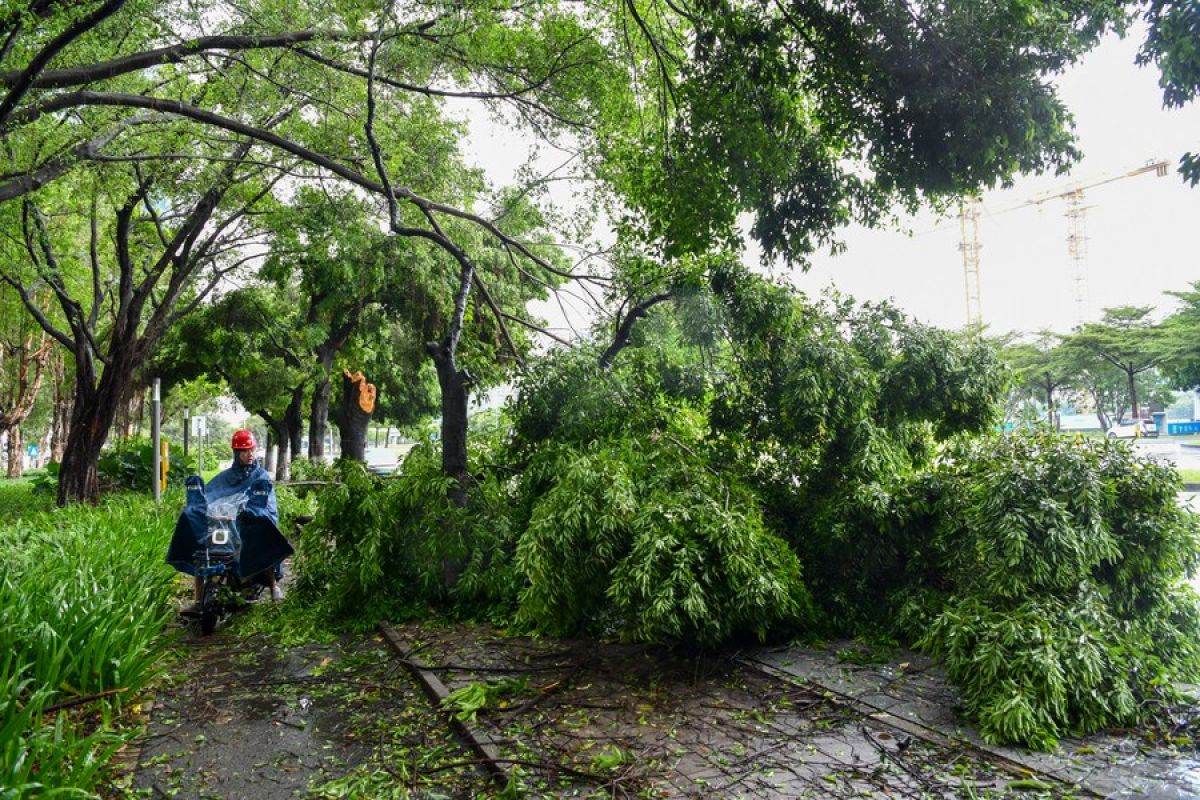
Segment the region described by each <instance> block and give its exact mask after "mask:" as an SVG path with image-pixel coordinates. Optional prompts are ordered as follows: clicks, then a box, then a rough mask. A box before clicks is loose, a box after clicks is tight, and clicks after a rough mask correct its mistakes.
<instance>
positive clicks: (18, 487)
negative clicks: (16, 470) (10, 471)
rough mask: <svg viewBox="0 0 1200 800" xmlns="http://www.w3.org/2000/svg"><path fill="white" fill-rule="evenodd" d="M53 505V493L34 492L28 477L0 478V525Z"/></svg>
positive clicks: (46, 509)
mask: <svg viewBox="0 0 1200 800" xmlns="http://www.w3.org/2000/svg"><path fill="white" fill-rule="evenodd" d="M53 506H54V497H53V495H50V494H35V493H34V491H33V482H32V481H31V480H30V479H29V478H17V479H15V480H14V479H12V478H0V525H4V524H5V523H6V522H9V521H11V520H15V519H17V518H19V517H23V516H29V515H30V514H34V513H37V512H40V511H49V510H50V509H51V508H52V507H53Z"/></svg>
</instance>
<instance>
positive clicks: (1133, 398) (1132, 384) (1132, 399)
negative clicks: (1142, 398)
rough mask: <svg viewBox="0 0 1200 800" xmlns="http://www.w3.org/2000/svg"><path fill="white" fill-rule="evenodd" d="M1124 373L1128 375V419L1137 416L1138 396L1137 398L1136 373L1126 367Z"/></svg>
mask: <svg viewBox="0 0 1200 800" xmlns="http://www.w3.org/2000/svg"><path fill="white" fill-rule="evenodd" d="M1125 374H1126V375H1128V376H1129V407H1130V409H1131V410H1130V412H1129V416H1130V419H1137V418H1138V398H1137V373H1135V372H1134V371H1133V370H1132V369H1127V370H1126V371H1125Z"/></svg>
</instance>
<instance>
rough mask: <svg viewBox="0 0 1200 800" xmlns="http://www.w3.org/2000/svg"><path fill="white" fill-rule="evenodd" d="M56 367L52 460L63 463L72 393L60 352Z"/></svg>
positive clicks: (51, 440)
mask: <svg viewBox="0 0 1200 800" xmlns="http://www.w3.org/2000/svg"><path fill="white" fill-rule="evenodd" d="M54 359H55V368H54V411H53V414H52V417H51V422H50V460H51V461H53V462H54V463H55V464H61V463H62V460H63V452H64V451H65V450H66V448H67V435H68V433H69V432H70V430H71V410H72V408H73V405H74V404H73V403H72V398H71V393H70V391H69V390H68V388H67V367H66V363H65V359H64V358H63V357H62V355H61V354H60V353H57V352H56V353H55V355H54Z"/></svg>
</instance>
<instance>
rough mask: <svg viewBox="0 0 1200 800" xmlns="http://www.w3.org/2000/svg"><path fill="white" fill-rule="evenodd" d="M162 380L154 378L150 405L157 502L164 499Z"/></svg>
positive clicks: (152, 481)
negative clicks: (161, 426) (152, 400)
mask: <svg viewBox="0 0 1200 800" xmlns="http://www.w3.org/2000/svg"><path fill="white" fill-rule="evenodd" d="M161 387H162V382H161V381H160V380H159V379H158V378H155V379H154V402H153V404H152V405H151V406H150V438H151V440H152V442H153V448H154V458H153V466H152V468H151V470H150V474H151V475H152V476H153V477H152V478H151V479H150V481H151V483H153V484H154V502H155V503H157V502H158V501H159V500H160V499H162V449H161V448H162V436H161V434H162V431H161V430H160V425H159V422H160V421H161V419H162V398H161V397H160V394H159V393H160V391H161Z"/></svg>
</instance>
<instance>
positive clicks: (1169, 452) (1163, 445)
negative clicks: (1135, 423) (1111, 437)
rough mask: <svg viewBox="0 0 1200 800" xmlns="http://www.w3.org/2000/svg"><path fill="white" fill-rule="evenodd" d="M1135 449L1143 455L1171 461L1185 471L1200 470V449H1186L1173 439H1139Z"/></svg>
mask: <svg viewBox="0 0 1200 800" xmlns="http://www.w3.org/2000/svg"><path fill="white" fill-rule="evenodd" d="M1133 447H1134V449H1136V450H1137V451H1138V452H1139V453H1142V454H1143V455H1146V456H1149V457H1150V458H1154V459H1158V460H1161V461H1170V462H1172V463H1174V464H1175V466H1177V467H1181V468H1183V469H1200V447H1185V446H1184V445H1183V444H1182V443H1181V442H1178V441H1173V440H1171V439H1137V440H1135V441H1134V442H1133Z"/></svg>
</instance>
